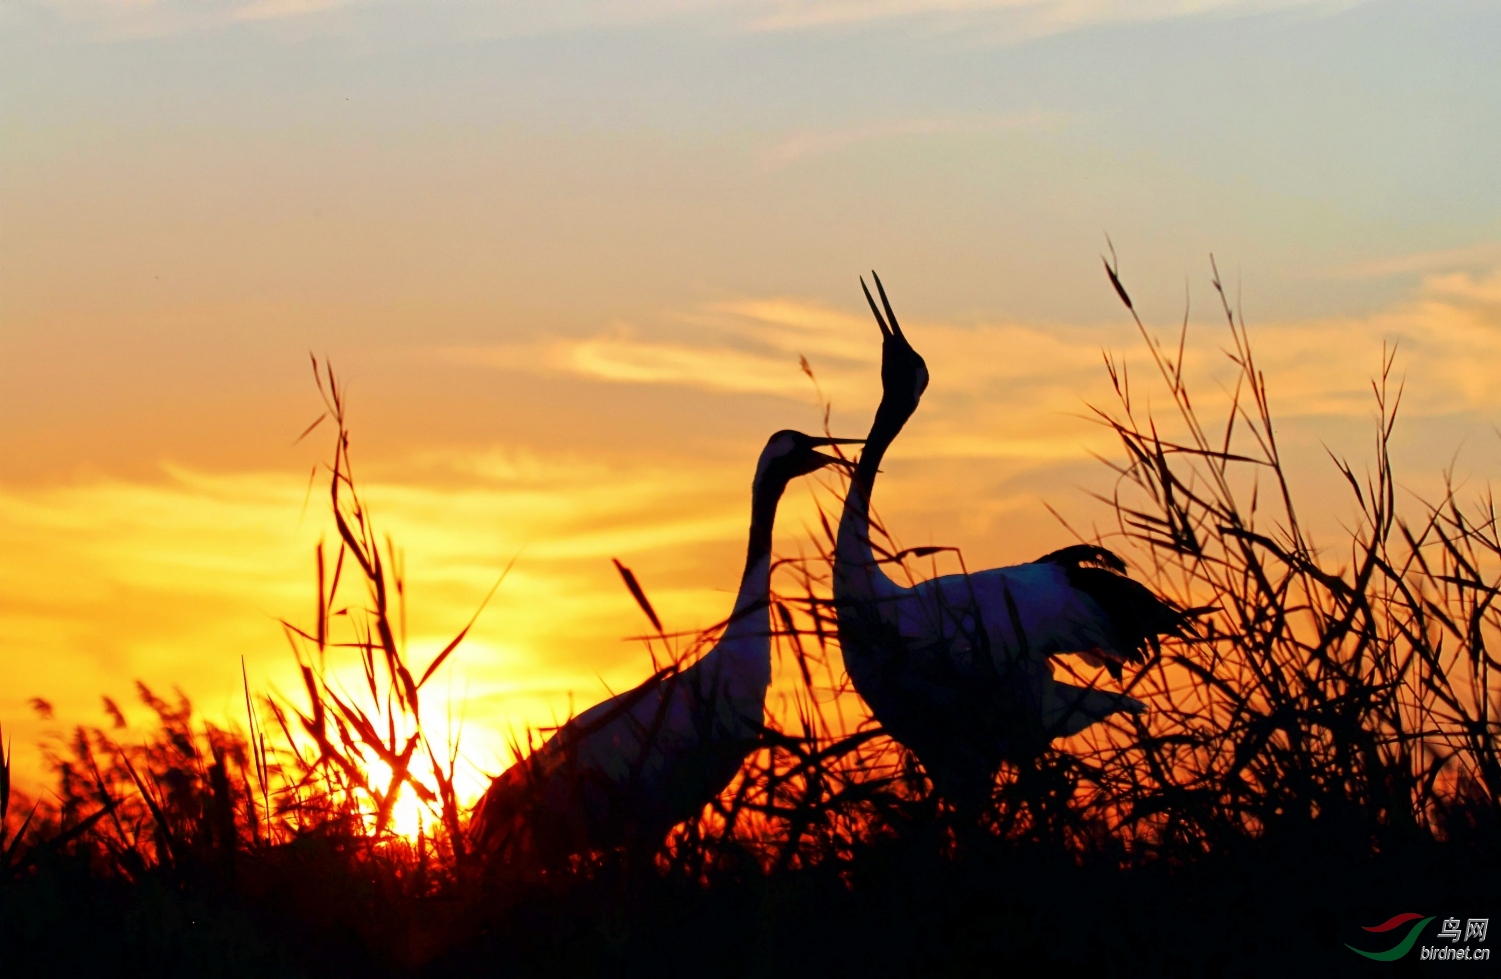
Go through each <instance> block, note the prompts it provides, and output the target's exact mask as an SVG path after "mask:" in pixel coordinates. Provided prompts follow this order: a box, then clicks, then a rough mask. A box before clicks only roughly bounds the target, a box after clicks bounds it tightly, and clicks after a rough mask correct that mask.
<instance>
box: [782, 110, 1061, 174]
mask: <svg viewBox="0 0 1501 979" xmlns="http://www.w3.org/2000/svg"><path fill="white" fill-rule="evenodd" d="M1066 119H1067V117H1066V116H1065V115H1064V114H1062V113H1057V112H1042V111H1034V112H1023V113H1016V114H1012V115H987V114H979V115H967V116H940V117H933V118H917V119H886V120H880V121H877V122H871V123H866V124H865V125H861V126H851V127H848V128H842V129H823V130H819V129H805V130H799V131H797V132H794V133H791V134H789V135H786V136H784V137H782V138H781V139H779V140H778V141H776V142H775V143H772V144H770V145H768V146H765V147H763V148H762V149H761V150H760V152H758V153H757V154H756V162H757V163H758V164H760V166H761V168H762V169H764V170H775V169H778V168H780V167H784V166H787V165H789V164H792V163H797V162H799V161H801V160H806V159H811V158H814V157H820V156H826V155H828V154H830V153H838V152H840V151H843V150H847V149H849V148H851V147H854V146H858V145H861V144H864V143H873V142H884V141H888V140H895V139H903V138H908V137H913V136H936V135H949V134H955V133H987V132H1002V131H1006V130H1014V129H1036V128H1043V127H1052V126H1057V125H1060V124H1061V123H1063V122H1064V121H1065V120H1066Z"/></svg>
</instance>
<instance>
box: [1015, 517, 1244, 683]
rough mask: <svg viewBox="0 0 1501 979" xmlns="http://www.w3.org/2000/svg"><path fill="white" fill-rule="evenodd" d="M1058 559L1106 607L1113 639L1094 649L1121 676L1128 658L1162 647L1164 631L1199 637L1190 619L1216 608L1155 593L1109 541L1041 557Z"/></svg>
mask: <svg viewBox="0 0 1501 979" xmlns="http://www.w3.org/2000/svg"><path fill="white" fill-rule="evenodd" d="M1042 562H1047V563H1050V564H1056V565H1059V566H1061V567H1062V568H1063V569H1064V572H1065V573H1066V574H1067V575H1068V583H1069V584H1070V585H1072V586H1073V587H1074V588H1077V589H1078V590H1079V591H1081V592H1083V593H1084V594H1086V595H1088V596H1089V597H1090V598H1091V599H1093V600H1094V602H1095V604H1096V605H1098V606H1099V607H1100V611H1102V612H1103V613H1104V622H1103V623H1101V624H1102V626H1103V627H1104V629H1103V631H1104V632H1105V635H1106V638H1107V639H1108V642H1107V643H1106V644H1103V645H1102V646H1101V647H1100V648H1099V649H1096V650H1091V652H1092V653H1094V654H1095V655H1096V656H1097V657H1098V658H1099V659H1101V660H1103V661H1104V663H1105V668H1106V669H1108V670H1109V671H1110V675H1111V676H1113V677H1115V679H1117V680H1119V679H1120V677H1121V667H1122V666H1123V665H1124V664H1125V663H1145V662H1146V661H1147V658H1148V654H1151V655H1156V654H1157V653H1159V652H1160V651H1161V646H1160V642H1161V637H1162V636H1173V637H1174V638H1177V639H1189V638H1192V637H1193V634H1194V633H1193V629H1192V627H1191V625H1190V621H1191V620H1192V619H1193V618H1195V617H1196V616H1199V615H1202V614H1204V613H1206V612H1211V611H1215V610H1214V609H1213V608H1209V607H1203V608H1191V609H1182V608H1179V607H1178V605H1177V604H1175V603H1174V602H1172V601H1170V600H1168V599H1165V598H1163V597H1161V596H1159V595H1157V594H1154V593H1153V592H1152V590H1151V589H1150V588H1147V587H1146V586H1145V585H1143V584H1141V583H1140V582H1138V581H1133V580H1132V579H1131V578H1129V577H1128V576H1127V575H1126V563H1125V562H1124V561H1122V560H1121V559H1120V557H1119V556H1118V555H1116V554H1114V553H1112V552H1111V551H1108V550H1106V549H1105V548H1103V547H1097V546H1095V545H1093V544H1075V545H1074V546H1072V547H1065V548H1063V549H1062V550H1060V551H1054V552H1053V553H1052V554H1048V555H1046V556H1044V557H1043V558H1041V559H1040V561H1039V563H1042Z"/></svg>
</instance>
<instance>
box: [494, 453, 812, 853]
mask: <svg viewBox="0 0 1501 979" xmlns="http://www.w3.org/2000/svg"><path fill="white" fill-rule="evenodd" d="M831 441H834V440H830V439H810V438H809V437H808V436H805V435H802V434H801V433H797V432H779V433H777V434H776V435H774V436H773V437H772V439H771V441H770V442H768V443H767V447H766V449H765V451H763V453H762V455H761V459H760V461H759V463H758V465H757V468H756V478H755V480H754V482H753V483H752V506H751V533H750V546H749V549H748V552H747V555H746V564H745V570H744V572H743V574H742V576H741V580H740V589H739V592H738V593H737V595H736V597H735V605H734V610H733V612H732V614H731V616H730V619H729V621H728V622H727V623H726V625H725V629H724V632H723V633H722V634H721V636H720V639H719V642H718V643H716V644H715V646H714V648H713V649H711V650H710V651H709V652H708V653H706V654H704V656H703V657H702V658H700V659H699V660H698V661H697V662H696V663H694V664H693V665H691V666H689V667H687V668H685V669H682V670H666V671H662V672H660V673H658V674H657V675H656V676H653V677H652V678H651V679H649V680H647V681H646V682H645V683H642V684H641V685H640V686H638V687H636V688H634V689H632V690H630V691H627V692H625V693H622V694H618V695H615V696H612V697H610V698H609V699H607V700H605V701H603V702H601V703H599V704H596V705H594V706H593V707H590V708H589V709H588V710H586V711H584V712H583V713H582V714H580V715H578V716H577V717H575V718H573V719H572V720H570V721H568V723H566V724H564V725H563V726H562V727H560V728H559V729H558V730H557V731H556V732H555V733H554V734H553V736H552V737H551V738H549V739H548V740H547V741H546V742H545V743H544V744H543V745H542V746H541V747H540V748H538V749H537V750H536V751H534V752H532V753H531V755H530V756H528V757H527V758H525V759H524V760H522V761H519V762H517V763H516V764H515V765H513V766H512V767H511V768H509V769H507V770H506V771H505V772H503V773H501V775H500V776H499V777H498V778H496V779H495V781H494V782H493V783H492V784H491V786H490V788H489V790H488V791H487V792H486V793H485V797H484V798H483V799H482V800H481V801H480V804H479V806H478V808H477V809H476V815H475V820H474V823H473V825H472V827H471V830H470V838H471V841H473V843H474V844H475V846H476V847H477V848H478V849H480V850H482V851H486V852H488V853H490V854H497V853H501V852H504V851H519V853H520V854H530V855H533V856H537V857H540V858H541V859H542V860H543V861H544V862H556V861H557V860H558V859H559V858H561V857H566V856H568V855H570V854H575V853H581V852H585V851H589V850H598V849H602V848H606V847H612V846H616V845H620V844H636V845H640V846H654V845H656V844H657V843H659V842H660V841H661V840H662V838H663V837H664V836H665V835H666V833H667V832H668V831H669V830H670V829H671V828H672V827H673V826H674V825H676V824H678V823H680V822H683V821H684V820H686V819H690V818H692V817H693V816H694V815H696V814H697V813H698V812H699V811H701V810H702V809H703V807H704V805H705V804H707V803H708V802H710V801H711V800H713V799H714V798H715V797H716V796H717V795H718V794H719V793H720V792H722V791H724V789H725V787H726V786H727V785H729V783H730V781H731V780H732V779H733V778H734V776H735V772H736V771H737V770H738V769H739V767H740V764H741V762H742V761H744V759H745V756H746V755H747V754H748V753H749V752H750V751H751V750H752V749H753V748H754V747H755V746H756V745H757V744H758V743H759V742H758V739H759V736H760V735H761V733H762V732H763V730H764V711H765V702H766V689H767V687H768V686H769V685H770V683H771V612H770V606H769V588H770V574H771V532H772V526H773V523H774V522H775V519H776V508H777V503H778V501H779V500H780V499H781V496H782V492H783V490H784V489H785V488H786V485H787V482H788V480H789V479H791V478H794V477H795V476H798V475H803V474H805V473H808V472H812V471H814V470H815V469H817V468H820V467H821V466H823V465H826V464H829V463H835V462H839V461H840V460H838V459H835V458H833V457H829V456H824V455H822V454H820V453H816V452H813V450H812V448H811V446H812V445H822V444H828V443H830V442H831Z"/></svg>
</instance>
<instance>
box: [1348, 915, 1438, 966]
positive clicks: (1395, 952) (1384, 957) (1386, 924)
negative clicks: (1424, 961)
mask: <svg viewBox="0 0 1501 979" xmlns="http://www.w3.org/2000/svg"><path fill="white" fill-rule="evenodd" d="M1419 918H1422V920H1421V921H1418V919H1419ZM1432 920H1433V916H1429V917H1427V918H1423V916H1422V915H1420V914H1415V913H1413V912H1411V911H1408V912H1407V913H1405V914H1399V915H1395V916H1393V917H1391V918H1388V919H1387V920H1386V921H1383V922H1382V923H1381V924H1379V925H1362V926H1361V927H1362V928H1364V929H1365V930H1366V931H1371V932H1378V933H1379V932H1388V931H1391V930H1393V929H1395V928H1400V927H1402V926H1403V925H1405V924H1407V923H1408V922H1409V921H1417V922H1418V923H1417V924H1415V925H1413V926H1412V927H1411V928H1409V929H1408V930H1407V937H1405V938H1403V939H1402V940H1401V941H1400V942H1398V943H1397V944H1396V945H1394V946H1392V947H1391V948H1389V949H1387V950H1386V951H1385V952H1367V951H1365V950H1364V949H1359V948H1356V947H1355V946H1354V945H1346V946H1345V948H1348V949H1349V950H1350V951H1352V952H1354V953H1355V954H1356V955H1364V956H1365V957H1366V958H1368V959H1375V960H1376V961H1377V962H1392V961H1395V960H1396V959H1400V958H1401V957H1402V956H1404V955H1406V954H1407V953H1408V952H1411V951H1412V947H1413V946H1414V945H1416V944H1417V942H1418V935H1419V934H1421V933H1422V931H1423V926H1424V925H1426V924H1428V922H1430V921H1432Z"/></svg>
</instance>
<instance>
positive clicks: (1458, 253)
mask: <svg viewBox="0 0 1501 979" xmlns="http://www.w3.org/2000/svg"><path fill="white" fill-rule="evenodd" d="M1498 265H1501V241H1486V242H1481V243H1479V244H1476V245H1470V246H1469V247H1467V248H1449V249H1445V250H1443V251H1436V252H1417V253H1413V254H1409V255H1394V256H1391V257H1389V258H1378V259H1373V260H1371V261H1366V262H1357V263H1355V264H1353V265H1347V266H1344V267H1343V268H1340V269H1336V270H1335V271H1334V273H1333V275H1334V277H1336V278H1344V279H1382V278H1387V277H1389V276H1396V275H1413V274H1415V273H1421V272H1437V271H1446V270H1453V269H1456V268H1465V267H1469V268H1472V269H1476V270H1483V269H1488V268H1495V267H1497V266H1498Z"/></svg>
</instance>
